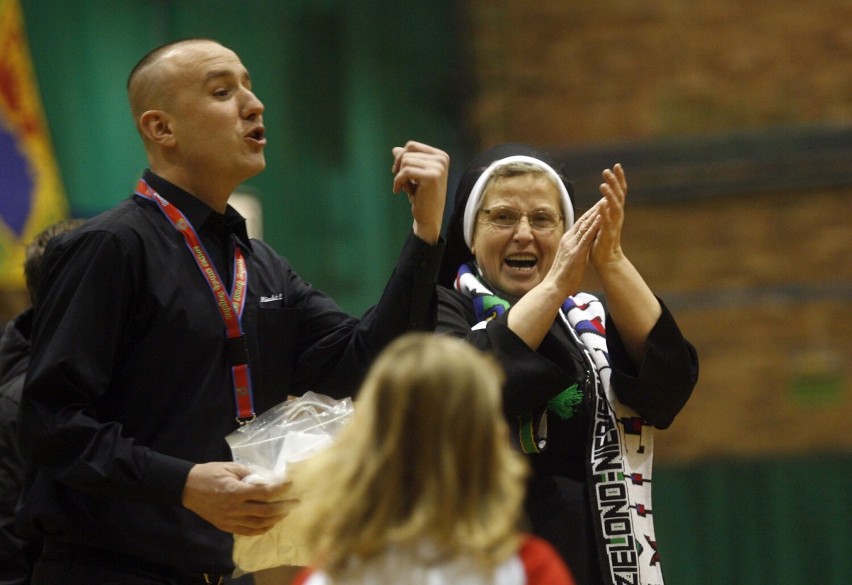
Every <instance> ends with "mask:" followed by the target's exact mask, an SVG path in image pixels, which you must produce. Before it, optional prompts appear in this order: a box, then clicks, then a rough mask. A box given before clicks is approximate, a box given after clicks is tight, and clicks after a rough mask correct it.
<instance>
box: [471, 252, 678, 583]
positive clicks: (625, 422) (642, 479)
mask: <svg viewBox="0 0 852 585" xmlns="http://www.w3.org/2000/svg"><path fill="white" fill-rule="evenodd" d="M477 272H478V271H477V269H476V267H475V265H471V264H462V266H461V267H460V268H459V271H458V273H457V275H456V280H455V288H456V290H458V291H459V292H460V293H462V294H464V295H465V296H466V297H468V298H469V299H471V302H472V304H473V309H474V314H475V315H476V317H477V319H479V322H478V323H477V324H476V325H474V326H473V327H472V329H481V328H484V327H485V326H486V324H487V322H488V321H490V320H492V319H494V318H496V317H498V316H499V315H502V314H503V313H504V312H505V311H507V310H508V309H509V308H510V307H511V305H510V303H509V302H508V301H506V300H504V299H502V298H500V297H499V296H497V295H495V294H494V293H493V292H492V291H491V290H490V289H489V288H488V287H487V286H486V285H485V284H483V282H482V280H481V279H480V278H479V277H478V274H477ZM605 315H606V313H605V311H604V308H603V305H602V304H601V302H600V300H599V299H598V298H597V297H595V296H593V295H590V294H587V293H578V294H576V295H573V296H571V297H569V298H568V299H567V300H566V301H565V303H564V304H563V305H562V308H561V309H560V310H559V315H558V317H557V321H559V322H561V323H562V324H563V326H564V327H565V328H566V330H567V331H568V332H569V334H571V336H572V337H573V338H574V339H575V341H577V342H578V344H579V345H580V347H581V348H582V350H583V353H584V355H585V361H586V362H587V367H588V368H589V369H590V370H591V371H592V373H593V374H594V380H595V389H594V396H593V398H594V400H593V407H594V410H593V413H592V414H593V417H592V418H593V423H592V424H593V425H594V427H593V437H592V441H591V445H590V446H591V449H590V452H589V454H588V463H587V469H588V471H587V478H588V484H589V493H590V496H591V500H592V505H593V507H594V508H595V510H594V511H593V512H596V514H595V515H596V516H597V521H596V522H595V534H596V537H597V543H598V556H599V558H600V559H602V566H601V573H602V574H603V575H604V579H605V581H606V583H607V584H608V585H621V584H623V583H629V584H631V585H662V583H663V575H662V570H661V567H660V557H659V554H658V553H657V539H656V536H655V534H654V520H653V507H652V505H651V477H652V474H651V467H652V464H653V451H654V437H653V427H651V426H650V425H648V424H646V423H645V421H644V420H642V418H641V417H640V416H639V415H638V414H636V412H635V411H634V410H632V409H631V408H629V407H628V406H625V405H623V404H622V403H621V402H620V401H619V400H618V398H617V397H616V395H615V392H614V391H613V389H612V385H611V383H610V377H611V374H612V369H611V367H610V364H609V352H608V350H607V346H606V328H605V323H604V321H605ZM563 394H565V392H563ZM548 408H552V406H551V405H548ZM523 430H524V421H521V433H522V436H521V445H522V448H523V450H524V451H525V452H527V453H532V452H536V451H538V449H536V448H535V443H533V445H532V446H531V445H530V444H529V443H528V442H525V440H524V437H523ZM541 445H542V446H543V445H544V443H541Z"/></svg>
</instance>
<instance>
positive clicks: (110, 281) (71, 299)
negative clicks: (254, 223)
mask: <svg viewBox="0 0 852 585" xmlns="http://www.w3.org/2000/svg"><path fill="white" fill-rule="evenodd" d="M144 178H145V179H146V181H147V182H148V184H149V185H150V186H151V187H152V188H153V189H155V190H156V191H158V192H159V193H160V195H162V196H163V197H164V198H165V199H167V200H168V201H169V202H170V203H171V204H173V205H175V206H176V207H177V208H178V209H180V210H181V212H183V214H184V215H185V216H186V218H187V219H188V220H189V221H190V223H192V225H193V226H194V227H195V229H196V230H197V232H198V235H199V237H200V239H201V241H202V243H203V245H204V247H205V249H206V251H207V254H208V256H209V257H210V260H211V262H212V263H213V264H214V265H215V267H216V269H217V270H218V272H219V274H220V275H221V276H222V280H223V281H224V282H225V283H227V286H228V287H229V288H230V286H231V280H232V274H231V272H232V266H231V263H232V254H233V246H235V245H236V246H240V247H241V248H242V249H243V251H244V253H245V256H246V262H247V269H248V293H247V297H246V307H245V311H244V314H243V318H242V324H243V328H244V331H245V333H246V337H247V341H248V351H249V365H250V368H251V376H252V383H253V395H254V405H255V410H256V412H258V413H261V412H263V411H265V410H267V409H268V408H270V407H272V406H274V405H275V404H278V403H279V402H281V401H283V400H285V399H286V397H287V395H288V394H297V395H298V394H302V393H303V392H305V391H307V390H314V391H316V392H320V393H324V394H329V395H332V396H335V397H343V396H346V395H351V394H353V393H354V392H355V390H356V389H357V385H358V384H359V383H360V381H361V379H362V377H363V375H364V373H365V372H366V369H367V368H368V366H369V363H370V361H371V360H372V358H373V357H374V356H375V355H376V354H377V352H378V351H380V350H381V349H382V348H383V347H384V345H386V344H387V343H388V342H389V341H390V340H392V339H393V338H394V337H396V336H397V335H399V334H401V333H403V332H405V331H407V330H415V329H427V330H428V329H433V328H434V325H435V319H436V309H435V307H436V299H435V288H434V282H435V279H436V275H437V270H438V264H439V262H440V257H441V253H442V248H443V245H436V246H429V245H427V244H426V243H424V242H423V241H422V240H420V239H418V238H417V237H415V236H414V235H413V234H412V235H410V236H409V238H408V240H407V241H406V243H405V245H404V247H403V251H402V253H401V255H400V259H399V262H398V264H397V267H396V269H395V271H394V273H393V275H392V277H391V278H390V280H389V281H388V284H387V286H386V288H385V291H384V293H383V295H382V298H381V300H380V301H379V303H378V305H377V306H376V307H375V308H374V309H372V310H371V311H368V313H367V314H365V316H364V317H363V318H362V319H360V320H359V319H356V318H354V317H352V316H350V315H348V314H346V313H344V312H343V311H341V310H340V308H338V307H337V305H336V304H335V303H334V302H333V301H332V300H331V299H330V298H328V297H327V296H326V295H324V294H323V293H321V292H320V291H318V290H316V289H314V288H313V287H312V286H311V285H310V284H308V283H307V282H305V281H304V280H302V279H301V278H300V277H299V276H298V274H296V273H295V272H294V271H293V269H292V268H291V267H290V265H289V263H288V262H287V260H286V259H284V258H282V257H281V256H279V255H278V254H276V253H275V252H274V251H273V250H272V249H271V248H270V247H269V246H267V245H266V244H264V243H263V242H260V241H257V240H252V241H249V239H248V237H247V235H246V230H245V223H244V221H243V218H242V217H240V215H239V214H238V213H237V212H236V211H234V210H233V209H231V208H228V210H227V212H226V213H225V214H224V215H223V214H219V213H216V212H215V211H213V210H212V209H211V208H210V207H208V206H207V205H205V204H204V203H202V202H201V201H200V200H198V199H196V198H194V197H193V196H191V195H189V194H188V193H186V192H184V191H182V190H180V189H178V188H177V187H175V186H174V185H171V184H170V183H168V182H167V181H165V180H163V179H161V178H159V177H157V176H156V175H154V174H153V173H151V172H150V171H147V172H146V173H145V175H144ZM43 273H44V276H43V277H42V286H41V288H40V290H39V291H38V295H39V303H38V307H39V309H38V310H37V312H36V315H35V322H34V330H33V339H32V344H33V345H32V358H31V361H30V369H29V374H28V378H27V383H26V386H25V390H24V397H23V401H22V405H21V418H20V424H21V426H20V439H21V444H22V446H23V448H24V450H25V452H26V454H27V455H28V456H29V457H30V458H31V459H32V460H33V461H34V462H35V463H36V465H37V466H38V467H39V469H40V472H39V474H38V476H37V478H36V481H35V484H34V485H33V486H32V490H31V493H30V495H29V497H28V499H27V502H26V505H25V508H24V523H25V524H27V525H35V526H38V527H39V528H40V530H41V531H43V532H46V533H48V534H52V535H55V537H57V538H60V539H62V540H65V541H68V542H73V543H77V544H82V545H86V546H91V547H95V548H99V549H102V550H105V551H113V552H116V553H119V554H125V555H131V556H135V557H140V558H142V559H145V560H147V561H149V562H155V563H159V564H162V565H165V566H169V567H174V568H176V569H177V570H179V571H182V572H196V571H199V572H228V571H230V570H231V569H232V568H233V563H232V559H231V548H232V544H233V540H232V536H231V535H230V534H226V533H224V532H221V531H219V530H218V529H216V528H214V527H213V526H212V525H210V524H208V523H207V522H205V521H203V520H202V519H201V518H199V517H198V516H196V515H195V514H194V513H192V512H190V511H189V510H187V509H185V508H183V507H182V505H181V493H182V490H183V486H184V483H185V480H186V476H187V474H188V473H189V469H190V468H191V467H192V465H194V464H195V463H202V462H208V461H226V460H230V458H231V456H230V450H229V448H228V446H227V443H226V442H225V436H226V435H227V434H228V433H230V432H232V431H233V430H234V429H235V428H236V426H237V423H236V421H235V417H236V407H235V400H234V393H233V387H232V383H231V372H230V368H229V365H228V363H227V359H226V354H225V349H226V347H225V339H226V336H225V327H224V324H223V321H222V317H221V316H220V314H219V312H218V309H217V305H216V303H215V301H214V298H213V295H212V293H211V290H210V288H209V286H208V284H207V282H206V280H205V279H204V277H203V276H202V274H201V272H200V270H199V268H198V266H197V265H196V263H195V260H194V258H193V256H192V254H191V253H190V251H189V250H188V249H187V247H186V244H185V242H184V239H183V237H182V236H181V235H180V233H179V232H178V231H177V230H176V229H175V228H174V227H173V226H172V224H171V223H170V222H169V221H168V219H167V218H166V217H165V216H164V215H163V213H162V212H161V211H160V209H159V208H158V207H157V205H156V204H155V203H154V202H152V201H149V200H145V199H142V198H140V197H135V196H134V197H130V198H129V199H127V200H126V201H124V202H122V203H121V204H119V205H118V206H116V207H115V208H114V209H112V210H110V211H107V212H105V213H103V214H101V215H100V216H98V217H96V218H93V219H91V220H89V221H88V222H87V223H86V225H84V226H83V227H81V228H80V229H78V230H76V231H75V232H73V233H72V234H65V235H62V236H59V237H57V238H55V239H54V241H53V242H51V244H50V246H49V247H48V249H47V251H46V253H45V256H44V263H43Z"/></svg>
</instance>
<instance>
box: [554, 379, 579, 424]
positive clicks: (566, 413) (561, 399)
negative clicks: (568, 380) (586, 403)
mask: <svg viewBox="0 0 852 585" xmlns="http://www.w3.org/2000/svg"><path fill="white" fill-rule="evenodd" d="M582 401H583V393H582V392H580V388H579V386H577V384H574V385H573V386H569V387H568V388H566V389H565V390H563V391H562V392H560V393H559V394H557V395H556V396H554V397H553V398H551V399H550V402H548V403H547V408H548V410H550V412H552V413H553V414H555V415H556V416H558V417H559V418H561V419H562V420H568V419H569V418H571V417H572V416H574V414H575V413H576V412H577V405H578V404H580V403H581V402H582Z"/></svg>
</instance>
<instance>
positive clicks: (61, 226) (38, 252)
mask: <svg viewBox="0 0 852 585" xmlns="http://www.w3.org/2000/svg"><path fill="white" fill-rule="evenodd" d="M85 221H86V220H84V219H64V220H62V221H58V222H56V223H54V224H53V225H50V226H48V227H47V228H45V229H44V230H43V231H42V232H41V233H39V234H38V235H37V236H36V237H34V238H33V239H32V241H31V242H30V243H29V245H28V246H27V251H26V256H25V259H24V278H25V279H26V282H27V292H28V293H29V295H30V303H31V304H33V305H35V296H36V291H37V290H38V284H39V282H41V258H42V256H44V249H45V248H46V247H47V243H48V242H49V241H50V240H52V239H53V238H55V237H56V236H58V235H59V234H64V233H65V232H70V231H71V230H73V229H74V228H76V227H78V226H81V225H83V224H84V223H85Z"/></svg>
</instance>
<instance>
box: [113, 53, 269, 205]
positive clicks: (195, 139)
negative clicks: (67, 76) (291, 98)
mask: <svg viewBox="0 0 852 585" xmlns="http://www.w3.org/2000/svg"><path fill="white" fill-rule="evenodd" d="M127 91H128V97H129V99H130V109H131V112H132V113H133V117H134V120H135V121H136V127H137V129H138V131H139V134H140V135H141V136H142V140H143V142H144V143H145V149H146V151H147V153H148V160H149V163H150V165H151V169H152V170H153V171H154V172H156V173H158V174H160V175H162V176H164V177H165V178H166V179H169V180H171V181H172V182H174V183H176V184H178V185H179V186H181V187H183V188H184V189H187V190H188V191H190V192H191V193H193V194H196V195H198V194H199V193H204V192H207V191H211V190H212V191H216V192H219V191H222V190H225V189H226V190H227V191H228V193H230V190H232V189H233V188H234V187H236V185H237V184H239V183H240V182H242V181H244V180H245V179H247V178H249V177H252V176H254V175H256V174H257V173H259V172H260V171H262V170H263V169H264V167H265V165H266V161H265V159H264V154H263V148H264V146H265V144H266V139H265V138H264V128H263V122H262V114H263V110H264V106H263V103H262V102H261V101H260V100H259V99H258V98H257V96H255V95H254V93H253V91H252V83H251V77H250V76H249V73H248V70H247V69H246V68H245V66H244V65H243V64H242V62H241V61H240V58H239V57H238V56H237V55H236V53H234V52H233V51H231V50H230V49H228V48H226V47H223V46H222V45H220V44H219V43H217V42H215V41H212V40H209V39H188V40H183V41H177V42H174V43H170V44H168V45H164V46H162V47H159V48H157V49H154V50H153V51H151V52H150V53H148V54H147V55H146V56H145V57H143V58H142V60H141V61H139V63H138V64H137V65H136V67H134V68H133V71H132V72H131V73H130V77H129V78H128V80H127Z"/></svg>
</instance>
